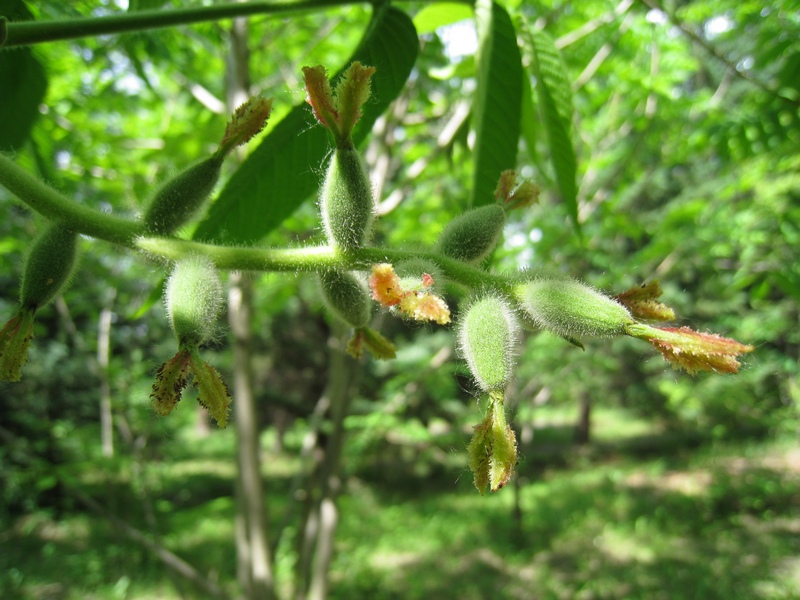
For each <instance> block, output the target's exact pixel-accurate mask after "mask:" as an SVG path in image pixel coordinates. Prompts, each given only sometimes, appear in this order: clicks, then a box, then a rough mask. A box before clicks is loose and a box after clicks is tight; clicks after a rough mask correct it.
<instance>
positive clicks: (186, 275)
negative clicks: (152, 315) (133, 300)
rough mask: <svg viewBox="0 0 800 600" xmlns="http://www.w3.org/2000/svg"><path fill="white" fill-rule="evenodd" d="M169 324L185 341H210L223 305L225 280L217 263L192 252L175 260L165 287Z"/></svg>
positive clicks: (190, 343)
mask: <svg viewBox="0 0 800 600" xmlns="http://www.w3.org/2000/svg"><path fill="white" fill-rule="evenodd" d="M164 302H165V304H166V307H167V315H168V316H169V324H170V327H172V331H173V332H175V336H176V337H177V338H178V342H179V343H180V344H182V345H191V346H199V345H200V344H202V343H203V342H206V341H208V340H209V339H210V338H211V336H212V334H213V331H214V323H215V321H216V319H217V316H219V312H220V309H221V308H222V284H221V282H220V280H219V275H218V274H217V269H216V267H215V266H214V263H212V262H211V260H210V259H209V258H207V257H205V256H191V257H189V258H184V259H182V260H180V261H178V262H177V263H176V264H175V267H174V268H173V269H172V273H171V274H170V276H169V280H168V281H167V286H166V289H165V291H164Z"/></svg>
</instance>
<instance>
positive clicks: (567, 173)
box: [529, 31, 581, 235]
mask: <svg viewBox="0 0 800 600" xmlns="http://www.w3.org/2000/svg"><path fill="white" fill-rule="evenodd" d="M529 37H530V42H531V53H532V57H533V60H532V61H531V68H532V70H533V74H534V75H535V76H536V92H537V96H538V100H539V107H540V111H541V116H542V121H543V122H544V127H545V131H547V140H548V142H549V144H550V159H551V161H552V163H553V170H554V171H555V175H556V183H557V184H558V189H559V192H560V193H561V200H562V202H564V205H565V206H566V208H567V212H568V213H569V216H570V218H571V219H572V222H573V224H574V226H575V230H576V231H577V232H578V235H580V231H581V229H580V223H578V200H577V196H578V186H577V184H576V181H575V179H576V173H577V160H576V158H575V149H574V148H573V146H572V116H573V112H574V109H573V107H572V90H571V88H570V84H569V79H568V78H567V75H566V67H565V66H564V62H563V61H562V60H561V55H560V54H559V52H558V50H557V49H556V47H555V44H553V40H552V39H550V36H548V35H547V34H546V33H544V32H543V31H530V34H529Z"/></svg>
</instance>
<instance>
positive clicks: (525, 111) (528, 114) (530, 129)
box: [520, 77, 539, 163]
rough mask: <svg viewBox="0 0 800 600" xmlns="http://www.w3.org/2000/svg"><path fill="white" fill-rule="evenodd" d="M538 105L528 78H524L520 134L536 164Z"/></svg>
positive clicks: (537, 158)
mask: <svg viewBox="0 0 800 600" xmlns="http://www.w3.org/2000/svg"><path fill="white" fill-rule="evenodd" d="M536 121H537V119H536V104H535V101H534V99H533V90H532V89H531V82H530V79H529V78H528V77H523V78H522V113H521V115H520V133H521V134H522V139H523V140H525V145H526V146H527V147H528V154H529V155H530V157H531V160H532V161H533V162H534V163H537V162H538V161H539V156H538V152H537V150H536V142H537V139H538V132H539V127H538V123H537V122H536Z"/></svg>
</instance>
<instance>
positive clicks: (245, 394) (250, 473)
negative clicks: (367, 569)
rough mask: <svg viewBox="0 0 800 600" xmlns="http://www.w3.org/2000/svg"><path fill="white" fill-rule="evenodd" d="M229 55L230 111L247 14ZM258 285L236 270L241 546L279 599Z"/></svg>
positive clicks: (246, 588) (250, 593)
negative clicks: (259, 406) (267, 493)
mask: <svg viewBox="0 0 800 600" xmlns="http://www.w3.org/2000/svg"><path fill="white" fill-rule="evenodd" d="M230 42H231V45H230V51H229V53H228V57H227V63H226V64H227V71H226V83H227V86H226V87H227V104H228V108H229V111H230V112H233V110H234V109H235V108H236V107H238V106H239V105H240V104H242V102H244V101H245V100H246V99H247V97H248V91H249V88H250V69H249V51H248V48H247V19H234V20H233V22H232V24H231V30H230ZM252 308H253V286H252V282H251V281H250V280H249V278H248V277H247V276H246V275H244V274H241V273H232V274H231V278H230V292H229V296H228V309H229V312H228V319H229V324H230V327H231V333H232V335H233V397H234V401H233V412H234V423H235V427H236V457H237V463H238V469H237V480H236V503H237V515H236V550H237V576H238V579H239V582H240V584H241V587H242V591H243V593H244V596H245V597H246V598H247V599H248V600H271V599H272V598H275V584H274V581H273V575H272V557H271V555H270V549H269V542H268V535H267V510H266V504H265V500H264V489H263V482H262V479H261V454H260V452H261V448H260V443H259V442H260V433H261V431H260V428H259V425H258V423H259V419H258V413H257V410H256V404H255V395H254V392H253V381H254V377H253V368H252V345H251V335H252V334H251V329H252Z"/></svg>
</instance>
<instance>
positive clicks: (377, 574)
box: [0, 411, 800, 600]
mask: <svg viewBox="0 0 800 600" xmlns="http://www.w3.org/2000/svg"><path fill="white" fill-rule="evenodd" d="M562 417H563V415H561V416H559V415H554V414H552V415H549V416H548V417H547V418H543V419H542V420H541V421H540V424H541V428H540V429H539V430H537V436H536V437H535V440H537V441H538V443H541V444H545V445H546V446H547V447H548V448H549V450H548V452H547V453H545V454H541V455H539V454H537V451H536V448H537V446H536V445H534V446H533V448H532V450H531V451H530V454H529V455H527V456H524V457H523V460H522V462H521V463H520V465H519V477H518V482H519V487H518V488H515V487H514V485H509V486H508V487H507V488H505V489H503V490H502V491H500V492H499V493H497V494H492V495H489V496H486V497H481V496H480V495H478V494H477V492H476V491H475V490H474V488H473V487H472V481H471V475H470V474H469V473H468V472H467V471H466V470H465V468H464V467H463V461H462V460H460V459H459V457H460V456H461V454H463V453H462V451H461V450H462V449H461V448H460V447H458V445H457V443H454V442H453V437H452V435H451V434H452V432H450V434H448V435H450V437H446V438H443V441H442V448H441V450H442V452H440V453H439V454H438V455H440V456H442V455H443V456H445V457H446V458H447V460H445V461H444V462H443V463H442V464H439V465H438V466H434V467H430V468H428V469H420V468H419V467H418V465H417V466H416V467H415V465H414V461H413V460H412V461H410V462H403V461H402V460H395V461H394V462H392V463H382V464H381V468H379V469H376V468H371V467H370V464H369V461H366V460H364V459H363V456H362V457H361V460H360V461H358V462H355V461H352V460H351V461H349V462H348V465H350V466H351V469H350V472H349V478H348V480H347V486H346V487H347V491H346V493H345V494H344V495H343V496H342V497H341V499H340V525H339V530H338V535H337V552H336V555H335V559H334V563H333V565H332V571H331V581H332V585H331V598H334V599H341V600H344V599H347V600H360V599H364V600H367V599H369V600H382V599H387V600H388V599H398V600H399V599H403V600H415V599H423V598H424V599H426V600H427V599H430V598H444V599H448V598H458V599H459V600H470V599H476V600H477V599H484V598H492V599H493V600H497V599H509V600H514V599H530V598H553V599H558V598H642V599H645V598H647V599H651V598H656V599H657V598H665V599H667V598H703V599H714V598H719V599H725V600H729V599H736V598H742V599H744V598H748V599H750V598H756V599H758V598H765V599H766V598H769V599H773V598H775V599H780V598H800V576H799V575H798V573H800V452H799V451H798V450H797V442H796V439H791V440H765V441H760V442H752V441H751V442H740V443H736V444H733V443H727V444H723V443H720V442H704V441H703V440H700V441H698V440H696V439H694V440H692V445H690V446H687V445H685V444H682V443H681V438H680V437H679V436H677V437H676V436H672V437H670V436H667V435H663V432H660V431H659V430H658V429H655V428H652V427H651V428H650V429H649V430H648V428H647V424H646V423H642V422H638V421H632V425H631V427H629V428H626V427H624V419H625V418H627V417H626V415H624V414H622V413H620V412H603V411H598V412H597V414H596V415H595V426H596V430H597V431H598V436H597V437H598V441H597V442H596V443H594V444H592V445H590V446H589V447H588V448H583V449H580V450H577V449H575V448H569V447H566V448H564V450H565V451H564V452H562V453H560V454H559V453H556V452H555V451H554V450H553V448H554V447H556V446H557V444H558V443H560V442H563V441H566V440H569V439H570V438H569V435H568V427H567V423H568V419H567V418H566V417H564V418H563V419H562ZM601 426H602V429H603V431H604V433H603V434H602V435H600V430H601ZM456 433H457V432H456ZM623 433H626V434H627V436H625V435H622V434H623ZM540 434H541V435H540ZM227 436H228V433H227V432H226V433H225V434H224V436H220V437H219V438H217V439H216V440H215V441H213V442H210V443H206V444H205V445H202V446H198V447H197V449H196V452H195V453H194V455H192V453H191V452H188V451H186V448H185V445H186V444H191V443H193V442H192V441H191V440H188V439H181V440H175V441H174V442H173V443H174V444H181V445H184V452H183V453H181V454H179V457H178V458H176V459H174V460H166V459H165V460H164V461H159V462H151V463H148V465H147V466H146V468H145V472H144V474H143V476H142V477H139V478H138V479H137V477H135V476H133V475H132V472H133V470H132V469H131V465H130V464H128V463H126V462H125V461H123V460H121V459H120V460H118V461H115V463H109V464H107V465H105V467H106V468H105V470H104V471H102V472H101V471H100V470H99V469H98V464H97V463H91V462H85V463H81V464H78V465H71V466H70V467H69V471H70V473H71V474H72V476H73V477H74V478H76V479H77V480H79V481H81V482H83V485H84V491H86V492H87V493H90V494H91V495H92V496H93V497H95V498H96V499H98V500H100V501H101V502H102V503H103V504H104V505H105V506H107V507H109V508H110V509H111V510H112V511H113V512H115V514H118V515H119V516H121V517H123V518H124V519H126V520H127V521H129V522H130V523H131V524H133V525H134V526H136V527H138V528H140V529H142V530H144V531H147V530H148V525H147V522H146V519H145V511H144V500H143V499H144V496H143V490H145V489H146V491H147V493H148V496H149V498H150V499H151V500H152V503H153V507H154V511H155V518H156V521H157V524H158V528H159V531H160V532H161V541H162V542H163V543H164V544H165V545H166V546H167V547H169V548H170V549H172V550H173V551H174V552H176V553H177V554H179V555H180V556H182V557H183V558H185V559H186V560H188V561H189V562H190V563H192V564H193V565H195V566H196V567H197V568H198V569H199V570H200V571H201V572H203V573H206V574H208V575H209V576H210V577H213V578H215V579H217V580H218V581H219V582H220V583H221V584H222V585H224V586H225V587H226V588H227V589H228V590H229V591H231V593H232V594H233V593H235V590H236V588H235V550H234V546H233V539H232V538H233V529H234V528H233V523H234V517H235V505H234V502H233V499H232V498H231V491H232V489H233V481H232V479H233V474H234V473H233V456H232V450H233V448H232V437H227ZM459 439H460V438H459ZM642 440H646V441H647V443H646V444H644V443H643V442H642ZM435 442H436V441H435V440H434V443H435ZM641 447H646V450H647V451H646V453H641V451H640V450H641ZM160 452H163V456H165V457H169V456H170V455H171V454H170V452H169V447H165V448H162V449H161V450H160ZM391 456H393V457H394V456H395V455H391ZM420 456H425V457H428V460H429V461H430V460H432V459H431V458H430V457H431V456H436V454H431V453H426V450H420V451H419V455H418V456H417V461H419V460H421V459H420ZM404 457H406V454H405V453H401V458H404ZM351 458H352V457H351ZM356 464H358V465H359V468H358V469H357V470H353V469H352V466H353V465H356ZM296 465H297V461H296V459H295V458H293V457H289V458H287V459H285V460H283V459H279V458H275V459H271V460H270V461H269V463H268V465H267V467H266V473H267V489H268V493H269V494H270V497H271V500H272V503H271V505H270V510H271V515H270V516H271V519H272V520H273V522H274V523H277V522H280V521H281V520H282V519H283V516H284V514H285V513H286V511H287V510H290V508H291V504H290V501H289V499H288V498H287V497H286V496H285V494H286V493H287V492H288V490H289V488H290V484H289V482H290V479H291V475H292V470H293V469H294V468H295V467H296ZM381 472H383V473H384V475H385V476H384V477H381ZM289 542H290V540H289V538H288V537H287V538H285V539H284V543H283V544H282V545H281V549H280V554H279V556H278V559H277V571H278V574H279V577H280V578H281V580H282V581H285V580H286V578H287V577H288V573H290V571H291V562H292V554H291V551H290V547H291V543H289ZM184 593H185V594H186V597H188V598H202V597H203V596H202V594H198V593H196V592H193V591H192V590H191V589H190V588H188V587H187V588H186V589H185V590H184ZM0 597H2V598H19V599H20V600H34V599H36V600H39V599H44V598H59V599H64V600H71V599H76V600H77V599H101V598H102V599H105V598H109V599H117V598H119V599H124V600H134V599H136V600H138V599H145V598H164V599H167V600H168V599H172V598H179V597H181V596H180V594H179V592H178V591H177V588H176V585H175V583H174V582H173V581H172V580H171V579H170V577H169V575H168V574H167V573H166V572H165V570H164V568H163V566H162V565H161V563H160V562H159V561H158V560H157V559H156V558H155V557H153V556H150V555H149V553H148V552H147V551H145V550H143V549H141V548H140V547H138V546H136V545H134V544H133V543H132V542H129V541H127V540H126V539H125V538H123V537H122V536H121V535H119V534H118V533H117V532H116V531H114V530H113V529H112V528H111V527H110V526H109V524H108V523H107V522H105V521H104V520H102V519H100V518H97V517H95V516H93V515H89V514H87V513H85V512H83V511H82V510H81V509H80V507H78V506H74V505H70V504H69V503H67V504H62V505H60V506H51V507H50V508H42V507H40V508H38V509H36V510H32V511H29V512H28V514H25V515H19V514H17V515H16V516H14V517H13V518H12V517H10V516H6V517H4V520H3V530H2V533H0Z"/></svg>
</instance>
